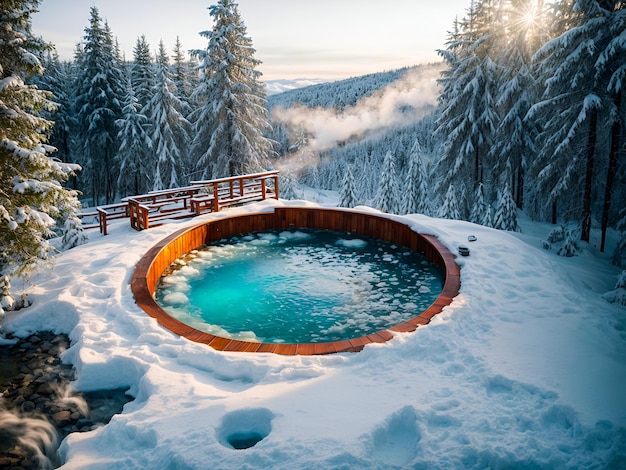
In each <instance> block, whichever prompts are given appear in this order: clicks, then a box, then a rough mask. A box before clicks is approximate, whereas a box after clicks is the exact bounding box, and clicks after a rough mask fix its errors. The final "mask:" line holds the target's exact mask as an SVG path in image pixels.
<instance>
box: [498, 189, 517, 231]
mask: <svg viewBox="0 0 626 470" xmlns="http://www.w3.org/2000/svg"><path fill="white" fill-rule="evenodd" d="M494 219H495V220H494V222H493V227H494V228H497V229H498V230H508V231H511V232H517V231H518V230H519V227H518V225H517V206H516V205H515V201H514V200H513V195H512V194H511V187H510V186H509V183H508V182H506V183H504V187H503V188H502V189H501V190H500V191H499V198H498V203H497V205H496V213H495V215H494Z"/></svg>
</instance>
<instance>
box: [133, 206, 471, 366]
mask: <svg viewBox="0 0 626 470" xmlns="http://www.w3.org/2000/svg"><path fill="white" fill-rule="evenodd" d="M297 228H310V229H328V230H336V231H340V232H350V233H352V234H356V235H363V236H368V237H371V238H378V239H380V240H384V241H387V242H391V243H394V244H397V245H402V246H404V247H407V248H410V249H411V250H413V251H416V252H418V253H422V254H424V255H425V256H426V258H427V259H428V260H429V261H430V262H432V263H433V264H435V265H436V266H437V267H438V269H439V271H440V273H441V276H442V279H444V285H443V290H442V292H441V294H440V295H439V297H437V299H436V300H435V302H434V303H433V304H432V305H431V306H430V307H429V308H427V309H426V310H424V311H423V312H422V313H420V314H419V315H417V316H415V317H413V318H411V319H410V320H408V321H406V322H404V323H401V324H399V325H395V326H392V327H390V328H388V329H386V330H382V331H379V332H376V333H372V334H369V335H366V336H362V337H360V338H353V339H347V340H343V341H332V342H323V343H301V344H282V343H280V344H276V343H258V342H248V341H240V340H235V339H230V338H223V337H219V336H215V335H212V334H210V333H205V332H203V331H200V330H197V329H195V328H192V327H191V326H189V325H186V324H185V323H183V322H181V321H179V320H177V319H176V318H174V317H172V316H170V315H169V314H168V313H167V312H165V310H163V309H162V308H161V307H160V306H159V305H158V304H157V303H156V302H155V300H154V292H155V290H156V286H157V283H158V282H159V279H160V277H161V275H162V274H163V272H164V271H165V270H166V268H167V267H168V266H169V265H170V264H171V263H172V262H173V261H174V260H176V259H177V258H180V257H181V256H183V255H185V254H186V253H189V252H190V251H191V250H194V249H197V248H199V247H202V246H203V245H206V244H209V243H212V242H215V241H217V240H221V239H223V238H229V237H232V236H234V235H238V234H242V233H248V232H257V231H268V230H276V229H297ZM454 258H455V257H454V255H453V254H452V253H451V252H450V251H449V250H448V249H447V248H446V247H445V246H443V245H442V244H441V242H439V240H438V239H437V238H436V237H434V236H432V235H423V234H419V233H417V232H415V231H414V230H412V229H411V228H410V227H409V226H407V225H405V224H403V223H401V222H398V221H396V220H392V219H390V218H387V217H384V216H378V215H375V214H368V213H363V212H355V211H351V210H348V209H324V208H309V207H277V208H275V209H274V212H260V213H253V214H241V215H235V216H231V217H225V218H220V219H215V220H211V221H208V222H205V223H202V224H199V225H196V226H193V227H190V228H186V229H183V230H180V231H178V232H176V233H173V234H172V235H170V236H168V237H167V238H165V239H163V240H162V241H160V242H159V243H157V244H156V245H155V246H153V247H152V248H151V249H150V250H149V251H148V252H147V253H146V254H145V255H144V257H143V258H142V259H141V260H140V261H139V263H138V264H137V266H136V268H135V272H134V274H133V277H132V280H131V289H132V292H133V295H134V297H135V302H136V303H137V305H139V306H140V307H141V308H142V309H143V310H144V311H145V312H146V313H147V314H148V315H150V316H151V317H153V318H155V319H156V320H157V321H158V322H159V323H160V324H161V325H162V326H164V327H165V328H167V329H169V330H171V331H172V332H174V333H176V334H178V335H180V336H184V337H185V338H187V339H190V340H192V341H196V342H199V343H204V344H208V345H209V346H211V347H213V348H214V349H217V350H221V351H241V352H271V353H276V354H288V355H294V354H301V355H313V354H329V353H335V352H356V351H360V350H361V349H363V347H364V346H365V345H367V344H369V343H382V342H385V341H388V340H390V339H391V338H393V334H392V333H391V332H410V331H414V330H415V329H416V328H418V327H419V326H422V325H426V324H428V323H429V322H430V320H431V318H432V317H434V316H435V315H437V314H438V313H440V312H441V311H442V310H443V308H444V307H446V306H447V305H450V303H451V302H452V299H453V298H454V297H455V296H456V295H457V294H458V293H459V288H460V285H461V280H460V269H459V266H458V265H457V264H456V263H455V261H454Z"/></svg>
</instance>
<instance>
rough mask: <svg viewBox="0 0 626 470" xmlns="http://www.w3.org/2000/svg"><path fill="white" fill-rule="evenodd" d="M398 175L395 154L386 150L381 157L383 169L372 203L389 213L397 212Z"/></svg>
mask: <svg viewBox="0 0 626 470" xmlns="http://www.w3.org/2000/svg"><path fill="white" fill-rule="evenodd" d="M397 180H398V175H397V173H396V161H395V156H394V155H393V153H392V152H391V150H388V151H387V153H385V158H384V159H383V170H382V173H381V175H380V181H379V182H378V190H377V191H376V196H375V197H374V201H373V203H372V205H373V207H375V208H376V209H378V210H380V211H382V212H387V213H389V214H397V213H398V206H399V204H398V184H397Z"/></svg>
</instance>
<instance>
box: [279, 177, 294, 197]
mask: <svg viewBox="0 0 626 470" xmlns="http://www.w3.org/2000/svg"><path fill="white" fill-rule="evenodd" d="M279 181H280V198H281V199H288V200H289V199H298V195H297V194H296V178H295V176H294V175H293V173H291V172H290V171H285V170H281V172H280V177H279Z"/></svg>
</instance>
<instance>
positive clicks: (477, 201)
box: [469, 183, 489, 224]
mask: <svg viewBox="0 0 626 470" xmlns="http://www.w3.org/2000/svg"><path fill="white" fill-rule="evenodd" d="M488 209H489V208H488V207H487V204H486V203H485V190H484V186H483V184H482V183H480V184H479V185H478V187H477V188H476V195H475V196H474V202H473V203H472V209H471V211H470V217H469V221H470V222H474V223H475V224H482V223H483V222H484V221H485V220H486V218H487V211H488Z"/></svg>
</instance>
